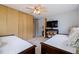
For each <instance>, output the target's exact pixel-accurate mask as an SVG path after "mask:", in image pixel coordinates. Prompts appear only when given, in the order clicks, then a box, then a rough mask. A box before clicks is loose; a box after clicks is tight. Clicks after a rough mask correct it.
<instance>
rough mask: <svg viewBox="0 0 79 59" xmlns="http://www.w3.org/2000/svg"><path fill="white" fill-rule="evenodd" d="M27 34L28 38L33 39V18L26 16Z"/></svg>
mask: <svg viewBox="0 0 79 59" xmlns="http://www.w3.org/2000/svg"><path fill="white" fill-rule="evenodd" d="M26 20H27V29H28V30H27V33H28V38H29V39H30V38H33V36H34V23H33V17H32V16H31V15H28V16H27V18H26Z"/></svg>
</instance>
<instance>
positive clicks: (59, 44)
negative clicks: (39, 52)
mask: <svg viewBox="0 0 79 59" xmlns="http://www.w3.org/2000/svg"><path fill="white" fill-rule="evenodd" d="M44 43H45V44H48V45H50V46H54V47H56V48H59V49H62V50H65V51H68V52H71V53H76V48H73V47H71V46H68V45H67V43H68V36H66V35H55V36H53V37H52V38H50V39H48V40H47V41H45V42H44Z"/></svg>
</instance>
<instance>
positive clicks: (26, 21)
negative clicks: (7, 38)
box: [18, 12, 33, 40]
mask: <svg viewBox="0 0 79 59" xmlns="http://www.w3.org/2000/svg"><path fill="white" fill-rule="evenodd" d="M18 33H19V37H21V38H23V39H25V40H28V39H31V38H33V18H32V17H30V15H28V14H25V13H21V12H20V13H19V27H18Z"/></svg>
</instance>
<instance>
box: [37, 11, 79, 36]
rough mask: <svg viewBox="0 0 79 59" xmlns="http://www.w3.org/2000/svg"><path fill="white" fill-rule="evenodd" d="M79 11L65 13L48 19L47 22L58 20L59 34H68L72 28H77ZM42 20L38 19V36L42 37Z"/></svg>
mask: <svg viewBox="0 0 79 59" xmlns="http://www.w3.org/2000/svg"><path fill="white" fill-rule="evenodd" d="M78 16H79V10H74V11H70V12H65V13H62V14H59V15H55V16H52V17H48V18H47V21H51V20H58V29H59V33H61V34H68V33H69V29H70V28H71V27H72V26H79V17H78ZM42 27H43V18H42V19H39V31H38V36H41V35H42V31H43V28H42Z"/></svg>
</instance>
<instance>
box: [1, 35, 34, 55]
mask: <svg viewBox="0 0 79 59" xmlns="http://www.w3.org/2000/svg"><path fill="white" fill-rule="evenodd" d="M0 39H1V40H2V41H3V42H5V43H6V44H5V45H3V46H2V47H0V54H17V53H20V52H22V51H23V50H25V49H28V48H29V47H31V46H33V45H32V44H30V43H29V42H27V41H25V40H22V39H21V38H18V37H16V36H6V37H0Z"/></svg>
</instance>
